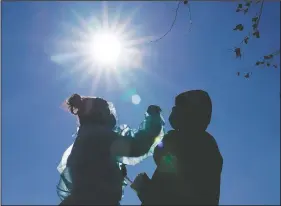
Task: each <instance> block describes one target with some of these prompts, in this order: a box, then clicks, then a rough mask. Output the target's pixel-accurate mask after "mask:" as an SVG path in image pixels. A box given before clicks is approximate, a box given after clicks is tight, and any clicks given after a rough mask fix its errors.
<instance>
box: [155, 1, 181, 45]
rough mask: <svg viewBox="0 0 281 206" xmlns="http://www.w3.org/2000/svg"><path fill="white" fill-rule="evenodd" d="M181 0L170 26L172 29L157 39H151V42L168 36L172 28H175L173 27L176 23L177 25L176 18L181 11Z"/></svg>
mask: <svg viewBox="0 0 281 206" xmlns="http://www.w3.org/2000/svg"><path fill="white" fill-rule="evenodd" d="M181 2H182V1H179V2H178V6H177V9H176V14H175V17H174V21H173V23H172V25H171V26H170V29H169V30H168V31H167V32H166V33H165V34H164V35H163V36H161V37H160V38H158V39H156V40H153V41H151V42H157V41H159V40H161V39H163V38H164V37H165V36H167V35H168V34H169V33H170V32H171V31H172V29H173V27H174V25H175V23H176V20H177V16H178V11H179V8H180V4H181Z"/></svg>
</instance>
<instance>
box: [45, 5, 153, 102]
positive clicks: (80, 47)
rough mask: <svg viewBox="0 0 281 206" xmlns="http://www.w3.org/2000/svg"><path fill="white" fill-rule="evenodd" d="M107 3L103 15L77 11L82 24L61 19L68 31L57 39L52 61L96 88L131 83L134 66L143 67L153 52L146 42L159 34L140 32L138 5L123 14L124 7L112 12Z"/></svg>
mask: <svg viewBox="0 0 281 206" xmlns="http://www.w3.org/2000/svg"><path fill="white" fill-rule="evenodd" d="M106 4H107V3H106V2H104V3H103V6H104V8H103V9H102V12H103V14H102V15H101V16H100V17H98V16H95V15H89V16H81V14H83V12H81V11H80V12H76V11H73V14H74V16H75V17H76V19H77V20H78V21H77V22H78V24H75V23H74V22H62V23H61V25H63V27H61V28H63V30H65V32H63V34H60V35H59V36H60V37H59V38H56V39H55V40H54V50H55V51H52V54H51V56H50V58H51V61H53V62H55V63H56V64H59V65H60V66H63V67H64V68H65V72H64V73H63V74H62V76H64V77H66V76H68V74H71V75H72V76H74V77H75V78H77V80H76V81H77V82H78V84H79V86H82V87H84V86H85V84H86V83H90V84H91V86H90V87H91V88H90V89H91V90H92V91H93V92H94V91H95V90H96V89H97V88H98V87H99V85H100V86H101V87H107V88H109V89H111V88H113V89H117V88H119V87H120V88H123V87H127V85H128V84H131V83H132V81H133V80H131V79H133V78H132V75H133V74H132V73H133V72H134V71H133V70H134V69H142V68H143V67H144V66H143V59H144V57H148V56H149V55H150V52H147V51H146V44H147V43H149V42H150V41H151V40H152V39H154V38H155V37H154V36H139V34H140V33H143V30H141V29H142V27H140V26H139V25H134V24H133V23H132V22H133V16H134V15H135V14H136V11H137V9H133V11H132V12H130V13H131V14H129V15H128V16H127V17H126V18H123V17H121V14H124V12H121V9H117V10H116V11H117V13H114V12H108V9H107V6H106ZM120 8H122V7H121V6H120ZM109 15H113V16H109ZM139 31H140V32H139ZM52 50H53V49H52ZM65 74H67V75H65ZM130 75H131V76H130ZM127 76H130V78H129V79H128V78H126V77H127ZM125 78H126V79H125ZM87 80H89V81H87ZM100 82H102V84H99V83H100ZM137 101H139V100H137Z"/></svg>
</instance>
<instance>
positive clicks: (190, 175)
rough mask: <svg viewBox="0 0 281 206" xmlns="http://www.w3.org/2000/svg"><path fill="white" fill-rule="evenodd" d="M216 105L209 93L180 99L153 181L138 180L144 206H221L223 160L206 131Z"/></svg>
mask: <svg viewBox="0 0 281 206" xmlns="http://www.w3.org/2000/svg"><path fill="white" fill-rule="evenodd" d="M211 114H212V103H211V99H210V97H209V95H208V93H207V92H204V91H202V90H192V91H187V92H184V93H182V94H180V95H178V96H177V97H176V99H175V106H174V107H173V110H172V112H171V114H170V117H169V121H170V124H171V126H172V128H173V129H174V130H171V131H169V132H168V133H167V134H166V135H165V136H164V138H163V141H162V143H161V144H159V145H158V146H157V147H156V148H155V150H154V155H153V157H154V161H155V163H156V166H157V168H156V170H155V172H154V174H153V176H152V178H151V180H150V179H149V178H148V177H147V175H146V174H145V173H142V174H140V175H138V176H137V178H136V179H135V181H134V183H133V184H132V185H131V187H132V188H133V189H134V190H135V191H136V192H137V194H138V196H139V198H140V200H141V202H142V204H143V205H166V204H167V205H168V204H169V205H218V204H219V197H220V179H221V171H222V165H223V159H222V156H221V154H220V151H219V149H218V146H217V143H216V141H215V139H214V138H213V136H212V135H210V134H209V133H208V132H207V131H206V129H207V127H208V125H209V123H210V121H211Z"/></svg>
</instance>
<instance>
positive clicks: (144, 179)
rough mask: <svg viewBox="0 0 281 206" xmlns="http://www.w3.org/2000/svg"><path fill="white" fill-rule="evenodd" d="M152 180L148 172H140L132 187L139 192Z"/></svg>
mask: <svg viewBox="0 0 281 206" xmlns="http://www.w3.org/2000/svg"><path fill="white" fill-rule="evenodd" d="M149 181H150V179H149V177H148V176H147V174H146V173H140V174H138V175H137V177H136V178H135V180H134V182H133V183H132V184H131V188H132V189H133V190H135V191H136V192H139V191H140V190H141V188H142V187H143V186H144V185H145V184H147V183H148V182H149Z"/></svg>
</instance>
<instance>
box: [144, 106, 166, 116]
mask: <svg viewBox="0 0 281 206" xmlns="http://www.w3.org/2000/svg"><path fill="white" fill-rule="evenodd" d="M161 111H162V109H161V108H160V107H159V106H157V105H150V106H149V107H148V108H147V113H148V114H149V115H154V114H160V112H161Z"/></svg>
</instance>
